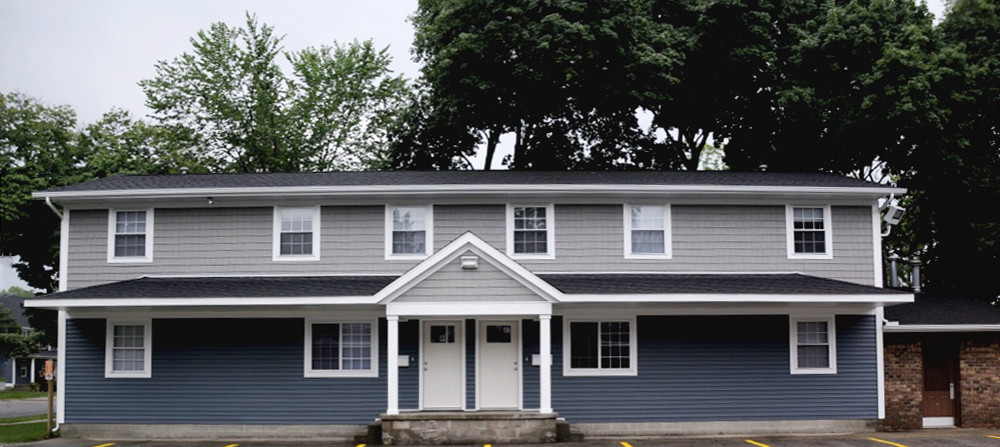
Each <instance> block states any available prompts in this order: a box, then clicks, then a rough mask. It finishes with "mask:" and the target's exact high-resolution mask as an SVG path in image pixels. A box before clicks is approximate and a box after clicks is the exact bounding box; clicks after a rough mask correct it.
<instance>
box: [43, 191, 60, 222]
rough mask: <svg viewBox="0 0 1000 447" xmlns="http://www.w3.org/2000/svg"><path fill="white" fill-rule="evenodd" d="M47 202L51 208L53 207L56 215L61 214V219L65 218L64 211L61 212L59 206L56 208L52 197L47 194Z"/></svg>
mask: <svg viewBox="0 0 1000 447" xmlns="http://www.w3.org/2000/svg"><path fill="white" fill-rule="evenodd" d="M45 204H46V205H48V206H49V209H51V210H52V212H53V213H56V216H59V218H60V219H62V218H63V215H62V213H61V212H59V208H56V205H55V204H54V203H52V197H49V196H45Z"/></svg>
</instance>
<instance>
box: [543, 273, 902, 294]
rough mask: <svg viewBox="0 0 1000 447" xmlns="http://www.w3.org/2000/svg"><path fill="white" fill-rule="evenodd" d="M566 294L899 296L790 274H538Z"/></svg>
mask: <svg viewBox="0 0 1000 447" xmlns="http://www.w3.org/2000/svg"><path fill="white" fill-rule="evenodd" d="M539 276H541V278H542V279H544V280H545V281H547V282H548V283H549V284H552V285H553V286H554V287H555V288H557V289H559V290H561V291H562V292H563V293H577V294H625V293H636V294H643V293H698V294H701V293H713V294H715V293H720V294H722V293H725V294H788V295H797V294H817V295H870V294H879V295H882V294H886V295H891V294H900V293H902V292H898V291H896V290H892V289H883V288H879V287H871V286H863V285H860V284H855V283H850V282H845V281H836V280H833V279H826V278H817V277H815V276H807V275H802V274H798V273H789V274H591V275H575V274H574V275H558V274H557V275H539Z"/></svg>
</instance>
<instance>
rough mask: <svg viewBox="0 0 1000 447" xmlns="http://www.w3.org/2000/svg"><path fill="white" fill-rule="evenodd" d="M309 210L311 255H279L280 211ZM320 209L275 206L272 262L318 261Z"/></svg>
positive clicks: (313, 207)
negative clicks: (311, 235) (310, 218)
mask: <svg viewBox="0 0 1000 447" xmlns="http://www.w3.org/2000/svg"><path fill="white" fill-rule="evenodd" d="M292 209H299V210H310V212H312V219H313V220H312V234H313V237H312V254H310V255H283V254H281V211H282V210H292ZM320 214H322V213H321V211H320V207H319V205H315V206H275V207H274V220H273V223H272V236H273V237H272V241H273V242H272V244H273V247H272V250H273V251H272V260H274V261H280V262H286V261H291V262H297V261H319V247H320V240H319V239H320V234H321V233H320Z"/></svg>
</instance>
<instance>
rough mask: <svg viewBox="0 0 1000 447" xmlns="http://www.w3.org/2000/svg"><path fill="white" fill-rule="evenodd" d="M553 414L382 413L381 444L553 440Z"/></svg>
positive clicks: (512, 412) (554, 425)
mask: <svg viewBox="0 0 1000 447" xmlns="http://www.w3.org/2000/svg"><path fill="white" fill-rule="evenodd" d="M556 417H557V415H556V414H555V413H547V414H539V413H535V412H523V411H477V412H465V411H462V412H445V411H435V412H418V413H403V414H395V415H388V414H383V415H382V416H381V420H382V443H383V444H385V445H406V444H425V445H427V444H430V445H440V444H477V443H498V444H499V443H521V444H537V443H549V442H556Z"/></svg>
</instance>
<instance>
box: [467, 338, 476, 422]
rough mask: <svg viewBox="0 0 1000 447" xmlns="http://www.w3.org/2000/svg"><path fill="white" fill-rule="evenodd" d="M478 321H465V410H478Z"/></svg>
mask: <svg viewBox="0 0 1000 447" xmlns="http://www.w3.org/2000/svg"><path fill="white" fill-rule="evenodd" d="M477 330H478V326H477V325H476V320H465V408H466V409H469V410H471V409H474V408H476V343H477V341H476V335H477V334H476V331H477Z"/></svg>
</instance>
